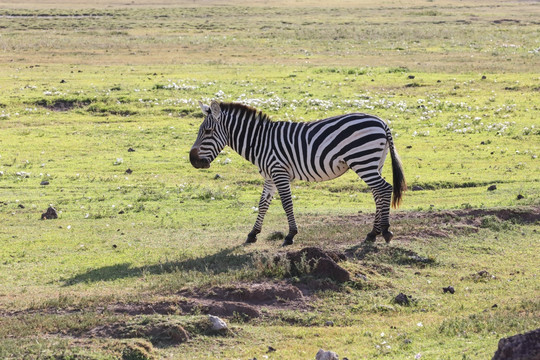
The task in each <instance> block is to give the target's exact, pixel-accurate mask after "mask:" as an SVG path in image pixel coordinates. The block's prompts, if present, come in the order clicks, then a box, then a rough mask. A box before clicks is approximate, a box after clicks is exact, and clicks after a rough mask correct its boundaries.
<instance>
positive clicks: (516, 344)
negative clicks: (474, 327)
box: [492, 328, 540, 360]
mask: <svg viewBox="0 0 540 360" xmlns="http://www.w3.org/2000/svg"><path fill="white" fill-rule="evenodd" d="M492 360H540V328H538V329H536V330H533V331H529V332H527V333H525V334H518V335H514V336H510V337H507V338H502V339H501V340H499V347H498V348H497V351H496V352H495V354H494V355H493V358H492Z"/></svg>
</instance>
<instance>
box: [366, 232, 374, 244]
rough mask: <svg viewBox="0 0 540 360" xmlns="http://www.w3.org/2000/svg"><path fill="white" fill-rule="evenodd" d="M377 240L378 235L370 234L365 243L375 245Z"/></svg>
mask: <svg viewBox="0 0 540 360" xmlns="http://www.w3.org/2000/svg"><path fill="white" fill-rule="evenodd" d="M376 238H377V234H375V233H373V232H370V233H369V234H367V235H366V238H365V239H364V242H366V243H373V242H375V239H376Z"/></svg>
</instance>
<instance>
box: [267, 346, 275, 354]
mask: <svg viewBox="0 0 540 360" xmlns="http://www.w3.org/2000/svg"><path fill="white" fill-rule="evenodd" d="M275 351H276V349H274V348H273V347H271V346H269V347H268V351H267V353H272V352H275Z"/></svg>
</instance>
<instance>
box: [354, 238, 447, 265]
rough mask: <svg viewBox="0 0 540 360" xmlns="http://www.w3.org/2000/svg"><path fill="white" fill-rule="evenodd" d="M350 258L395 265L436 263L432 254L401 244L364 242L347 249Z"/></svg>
mask: <svg viewBox="0 0 540 360" xmlns="http://www.w3.org/2000/svg"><path fill="white" fill-rule="evenodd" d="M345 253H346V254H347V256H348V257H349V258H354V259H357V260H363V261H372V262H378V263H387V264H393V265H414V266H418V267H425V266H427V265H435V264H436V262H437V261H436V259H435V258H433V257H430V256H423V255H420V254H418V253H417V252H416V251H413V250H411V249H405V248H402V247H400V246H394V245H387V244H380V245H377V244H376V243H370V242H363V243H361V244H358V245H355V246H352V247H350V248H348V249H346V250H345Z"/></svg>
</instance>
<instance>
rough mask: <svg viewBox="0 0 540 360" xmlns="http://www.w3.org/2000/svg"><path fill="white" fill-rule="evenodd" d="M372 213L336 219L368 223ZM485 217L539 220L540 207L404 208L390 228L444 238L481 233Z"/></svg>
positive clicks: (405, 234) (401, 235)
mask: <svg viewBox="0 0 540 360" xmlns="http://www.w3.org/2000/svg"><path fill="white" fill-rule="evenodd" d="M373 216H374V215H372V214H358V215H352V216H345V217H341V218H339V219H337V220H335V222H337V223H340V224H343V225H351V226H365V224H370V223H371V222H372V221H373ZM486 217H494V218H495V219H497V221H500V222H509V223H510V224H514V223H515V224H534V223H536V222H540V207H534V206H532V207H513V208H500V209H456V210H443V211H403V212H396V213H391V214H390V223H391V229H392V231H394V234H395V235H396V239H400V241H407V239H408V238H431V237H434V238H444V237H450V236H454V235H459V234H470V233H475V232H478V231H479V229H480V228H481V227H482V222H483V220H484V219H485V218H486Z"/></svg>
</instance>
